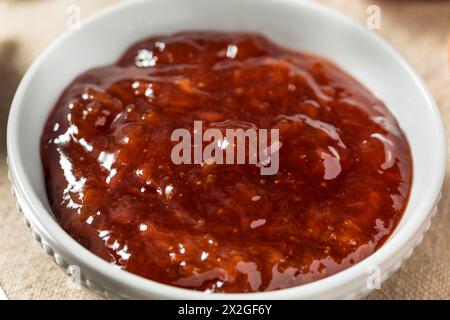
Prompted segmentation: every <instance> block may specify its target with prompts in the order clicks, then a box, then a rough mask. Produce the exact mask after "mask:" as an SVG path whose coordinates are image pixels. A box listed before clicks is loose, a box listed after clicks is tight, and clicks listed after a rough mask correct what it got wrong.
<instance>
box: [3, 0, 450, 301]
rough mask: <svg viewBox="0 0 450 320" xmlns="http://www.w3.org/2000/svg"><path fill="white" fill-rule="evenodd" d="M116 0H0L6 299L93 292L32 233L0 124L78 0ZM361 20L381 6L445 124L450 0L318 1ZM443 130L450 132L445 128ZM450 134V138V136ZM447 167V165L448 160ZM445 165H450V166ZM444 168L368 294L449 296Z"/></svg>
mask: <svg viewBox="0 0 450 320" xmlns="http://www.w3.org/2000/svg"><path fill="white" fill-rule="evenodd" d="M115 2H117V0H95V1H92V0H90V1H89V0H58V1H53V0H28V1H26V0H0V286H1V287H3V289H4V291H5V293H6V294H7V296H8V297H9V298H10V299H92V298H97V297H96V296H94V295H93V294H91V293H90V292H88V291H86V290H84V289H77V288H76V287H74V286H71V285H69V284H70V283H69V282H68V277H67V276H66V275H65V274H64V273H63V272H62V271H61V270H60V269H59V268H58V267H57V266H56V265H55V264H54V263H53V262H52V260H51V258H50V257H48V256H47V255H46V254H45V253H44V252H43V250H42V249H41V248H40V247H39V246H38V245H37V244H36V243H35V242H34V241H33V240H32V238H31V233H30V231H29V230H28V229H27V228H26V227H25V226H24V224H23V222H22V218H21V216H20V215H19V213H18V211H17V210H16V208H15V204H14V200H13V198H12V196H11V195H10V192H9V188H10V186H9V182H8V179H7V169H6V164H5V160H4V159H5V155H6V151H5V131H6V122H7V120H6V119H7V115H8V110H9V106H10V102H11V99H12V97H13V94H14V91H15V89H16V87H17V84H18V82H19V79H20V77H21V76H22V75H23V73H24V72H25V70H26V68H27V67H28V66H29V65H30V63H31V62H32V61H33V59H34V58H35V57H36V56H37V54H38V53H39V52H40V51H42V50H43V49H44V48H45V47H46V46H47V45H48V44H49V43H50V42H51V41H52V40H53V39H54V38H55V37H56V36H58V35H59V34H60V33H61V32H63V31H64V30H65V29H66V28H67V17H68V15H67V8H68V7H69V6H70V5H73V4H75V5H78V6H79V7H80V9H81V14H82V18H85V17H87V16H89V15H91V14H92V13H94V12H96V11H98V10H100V9H101V8H103V7H105V6H108V5H110V4H113V3H115ZM321 2H323V3H325V4H328V5H330V6H332V7H334V8H336V9H338V10H340V11H342V12H344V13H345V14H347V15H349V16H352V17H353V18H355V19H356V20H358V21H360V22H361V23H365V22H366V19H367V13H366V10H367V7H368V6H369V5H371V4H376V5H378V6H379V7H380V8H381V30H379V31H378V32H379V33H380V34H381V35H382V36H383V37H384V38H385V39H386V40H387V41H388V42H390V43H391V44H392V45H393V46H394V47H395V48H396V49H397V50H398V51H400V53H401V54H403V56H404V57H405V58H406V59H407V60H408V61H409V62H410V63H411V64H412V65H413V66H414V67H415V68H416V69H417V70H418V71H419V73H420V74H421V76H422V77H423V78H424V79H425V81H426V82H427V84H428V86H429V88H430V89H431V91H432V94H433V96H434V98H435V99H436V101H437V103H438V105H439V107H440V110H441V113H442V116H443V118H444V122H445V125H446V127H447V128H449V127H450V124H449V122H450V76H449V66H448V59H449V57H448V54H449V53H448V50H449V42H448V41H449V31H450V1H437V0H436V1H433V0H428V1H426V0H422V1H418V0H417V1H406V0H405V1H400V0H352V1H349V0H321ZM447 137H450V133H449V131H448V130H447ZM449 140H450V139H449ZM448 167H449V166H448ZM449 170H450V169H449ZM449 179H450V177H449V171H448V170H447V175H446V184H445V185H444V190H443V198H442V201H441V203H440V208H439V213H438V215H437V216H436V218H435V219H434V221H433V224H432V228H431V230H430V231H429V232H428V233H427V234H426V236H425V239H424V241H423V243H422V244H421V245H420V246H419V247H418V248H417V249H416V250H415V252H414V254H413V256H412V257H411V258H410V259H409V260H408V261H407V262H406V263H405V264H404V265H403V266H402V268H401V269H400V270H399V271H398V272H397V273H396V274H395V275H394V276H392V277H391V278H390V279H389V280H388V281H387V282H385V283H384V284H383V286H382V288H381V290H377V291H376V292H374V293H372V294H371V295H370V296H369V299H449V298H450V267H449V265H450V212H449V211H450V210H449V204H450V203H449V202H450V193H449V191H450V190H449V188H450V185H449V181H448V180H449Z"/></svg>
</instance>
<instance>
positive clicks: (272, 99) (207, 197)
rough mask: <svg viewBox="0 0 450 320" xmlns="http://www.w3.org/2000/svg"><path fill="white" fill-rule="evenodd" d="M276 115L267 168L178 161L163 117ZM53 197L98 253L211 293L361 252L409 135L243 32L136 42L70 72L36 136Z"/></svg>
mask: <svg viewBox="0 0 450 320" xmlns="http://www.w3.org/2000/svg"><path fill="white" fill-rule="evenodd" d="M194 120H202V121H203V126H204V128H213V127H217V128H224V127H231V128H243V129H246V128H249V127H254V128H266V129H270V128H277V129H279V135H280V142H281V144H282V147H281V149H280V153H279V156H280V168H279V172H278V174H276V175H273V176H261V175H260V168H259V167H258V166H256V165H218V164H213V163H204V164H203V165H194V164H193V165H186V164H182V165H175V164H173V163H172V161H171V158H170V154H171V149H172V147H173V146H174V144H175V143H174V142H171V139H170V135H171V132H172V131H173V130H174V129H177V128H187V129H189V130H192V124H193V122H194ZM41 155H42V160H43V164H44V169H45V177H46V186H47V192H48V197H49V201H50V205H51V207H52V209H53V212H54V214H55V216H56V218H57V220H58V222H59V223H60V224H61V226H62V227H63V228H64V229H65V230H66V231H67V232H68V233H69V234H70V235H71V236H72V237H73V238H75V239H76V240H77V241H78V242H79V243H81V244H82V245H83V246H85V247H86V248H87V249H89V250H90V251H92V252H93V253H95V254H96V255H98V256H100V257H101V258H103V259H105V260H107V261H109V262H111V263H114V264H116V265H118V266H120V267H122V268H123V269H126V270H128V271H130V272H133V273H136V274H138V275H141V276H144V277H146V278H149V279H152V280H156V281H159V282H162V283H167V284H171V285H175V286H179V287H185V288H192V289H197V290H207V291H218V292H252V291H264V290H276V289H281V288H286V287H292V286H296V285H301V284H304V283H308V282H311V281H314V280H317V279H321V278H324V277H326V276H329V275H331V274H334V273H336V272H338V271H340V270H343V269H345V268H348V267H350V266H351V265H353V264H355V263H357V262H359V261H361V260H362V259H364V258H365V257H367V256H369V255H370V254H372V253H373V252H374V251H375V250H376V249H377V248H379V247H380V246H381V245H382V244H383V242H384V241H385V240H386V239H387V238H388V237H389V235H390V234H391V233H392V232H393V230H394V228H395V227H396V225H397V223H398V222H399V220H400V218H401V216H402V213H403V211H404V209H405V206H406V202H407V199H408V195H409V190H410V186H411V179H412V176H411V172H412V160H411V154H410V150H409V146H408V143H407V141H406V139H405V136H404V135H403V133H402V131H401V130H400V129H399V127H398V124H397V122H396V120H395V119H394V117H393V116H392V115H391V114H390V113H389V112H388V110H387V109H386V108H385V106H384V105H383V103H382V102H381V101H380V100H378V99H377V98H375V97H374V96H373V95H372V94H371V93H370V92H369V91H368V90H367V89H365V88H364V87H363V86H362V85H361V84H359V83H358V82H357V81H356V80H354V79H353V78H351V77H350V76H349V75H347V74H346V73H345V72H343V71H342V70H340V69H339V68H338V67H337V66H335V65H334V64H332V63H331V62H329V61H327V60H325V59H323V58H319V57H316V56H311V55H307V54H303V53H299V52H294V51H291V50H287V49H284V48H281V47H279V46H277V45H275V44H273V43H272V42H270V41H269V40H267V39H265V38H264V37H262V36H260V35H256V34H243V33H233V34H227V33H180V34H176V35H172V36H161V37H154V38H150V39H147V40H145V41H142V42H139V43H137V44H135V45H133V46H132V47H131V48H130V49H129V50H128V51H127V52H126V53H125V54H124V55H123V57H122V58H121V59H120V60H119V61H118V62H117V63H116V64H113V65H108V66H105V67H100V68H95V69H92V70H89V71H87V72H85V73H83V74H82V75H80V76H78V77H77V78H76V79H75V80H74V82H73V83H72V84H70V86H69V87H68V88H67V89H66V90H65V91H64V93H63V94H62V96H61V97H60V99H59V101H58V103H57V104H56V106H55V108H54V110H53V112H52V113H51V114H50V116H49V119H48V121H47V124H46V127H45V130H44V133H43V136H42V143H41Z"/></svg>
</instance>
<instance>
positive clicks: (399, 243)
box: [7, 0, 446, 299]
mask: <svg viewBox="0 0 450 320" xmlns="http://www.w3.org/2000/svg"><path fill="white" fill-rule="evenodd" d="M157 1H161V0H130V1H123V2H119V3H118V4H115V5H112V6H111V7H108V8H106V9H104V10H102V11H100V12H99V13H97V14H95V15H93V16H92V17H90V18H88V19H86V20H85V21H83V22H82V24H81V28H88V27H89V26H90V25H91V24H92V22H94V21H96V20H99V19H102V18H105V17H107V16H108V15H110V14H112V13H115V12H118V11H120V10H122V9H124V8H127V7H131V6H134V5H138V4H139V3H143V2H147V3H151V2H157ZM246 1H253V2H255V4H256V3H257V2H258V1H256V0H246ZM259 1H265V2H271V3H272V4H273V5H275V3H276V5H291V6H297V7H298V8H299V9H301V8H308V9H310V10H317V11H321V13H323V14H326V15H328V16H330V17H331V18H333V19H338V20H339V21H340V22H341V23H345V24H348V25H349V26H350V27H352V28H357V29H359V31H360V32H363V33H365V35H366V36H367V37H369V38H371V40H372V41H374V42H375V43H376V44H377V45H378V46H381V47H383V48H384V49H385V50H386V51H387V52H388V53H389V54H390V55H391V56H392V57H393V58H394V59H395V60H396V62H397V63H398V64H399V65H401V66H402V67H403V69H404V70H405V71H406V72H407V73H408V75H409V76H410V77H411V78H412V80H414V83H415V84H416V86H417V87H418V88H420V91H421V92H420V93H421V95H422V96H423V97H424V98H425V100H426V102H427V108H428V110H429V112H430V113H431V116H432V121H433V123H434V125H435V134H434V136H435V137H436V138H437V139H438V140H437V141H436V143H437V146H438V149H439V150H438V151H439V154H438V155H437V156H436V157H435V163H434V165H433V166H430V186H429V188H427V189H426V192H424V194H423V195H422V197H423V201H421V202H420V204H418V206H417V209H416V214H415V219H409V220H408V221H406V222H405V225H404V226H403V227H402V229H401V230H399V232H397V233H396V234H395V241H388V242H386V243H385V244H384V245H383V246H382V247H381V248H380V249H378V250H377V251H376V252H374V253H373V254H372V255H370V256H369V257H367V258H366V259H364V260H362V261H360V262H358V263H357V264H355V265H353V266H352V267H350V268H347V269H345V270H343V271H341V272H338V273H336V274H334V275H331V276H329V277H326V278H323V279H320V280H317V281H314V282H311V283H308V284H304V285H301V286H296V287H292V288H287V289H280V290H276V291H268V292H256V293H205V292H200V291H194V290H191V289H184V288H178V287H175V286H171V285H167V284H162V283H159V282H156V281H153V280H149V279H146V278H143V277H141V276H138V275H135V274H132V273H130V272H127V271H124V270H121V269H119V268H117V267H115V266H113V265H111V264H109V263H108V262H106V261H104V260H103V259H101V258H99V257H97V256H96V255H95V254H93V253H91V252H90V251H89V250H87V249H86V248H84V247H83V246H81V245H80V244H79V243H78V242H76V241H75V240H74V239H73V238H72V237H71V236H70V235H69V234H68V233H66V232H65V231H64V230H63V229H62V227H61V226H60V225H59V224H58V223H57V222H56V220H55V219H54V218H53V217H52V214H51V213H50V212H49V211H48V210H47V209H46V208H45V207H44V206H43V205H42V203H41V201H40V200H39V197H38V196H37V194H36V193H35V192H34V191H33V187H32V184H31V182H30V181H29V180H28V177H27V175H26V170H24V169H25V168H24V167H23V166H22V164H23V163H24V162H23V161H22V159H21V154H20V153H19V151H18V148H17V145H18V143H20V141H19V139H18V138H17V136H16V130H18V129H17V128H19V109H20V108H21V106H22V105H23V98H24V96H25V95H26V94H27V89H28V87H29V84H30V83H31V81H32V80H33V78H34V75H35V74H36V72H37V71H38V69H39V67H40V66H41V65H42V64H43V63H44V62H45V61H46V59H47V57H48V55H49V54H50V53H51V52H52V51H53V50H54V49H55V48H57V47H58V46H59V45H60V44H62V43H63V42H65V41H68V40H70V38H71V36H72V34H73V32H70V31H66V32H64V33H63V34H62V35H60V36H59V37H58V38H57V39H56V40H54V41H53V42H52V43H51V44H50V45H49V46H48V47H47V48H46V49H45V50H44V51H43V52H42V53H41V54H40V55H39V56H38V58H37V59H36V60H35V61H34V62H33V64H32V65H31V67H30V68H29V69H28V70H27V72H26V73H25V75H24V77H23V78H22V80H21V82H20V85H19V87H18V89H17V91H16V94H15V96H14V99H13V102H12V105H11V109H10V113H9V118H8V125H7V154H8V159H9V169H10V173H11V178H12V181H13V185H14V186H15V188H16V193H17V196H18V197H19V198H20V200H22V201H23V202H24V205H25V206H26V207H27V208H28V209H29V211H28V212H27V214H28V215H29V216H28V218H29V219H30V220H31V221H32V222H33V223H32V225H33V227H34V228H36V229H37V230H38V231H39V232H40V233H41V235H45V237H44V239H45V240H47V241H50V242H51V243H52V244H53V245H54V247H55V248H57V250H55V251H56V252H58V253H60V252H61V253H63V254H61V256H63V257H64V256H68V257H70V258H71V260H73V261H76V262H77V264H78V265H79V266H80V267H81V269H83V268H86V269H88V270H89V271H90V272H91V274H92V273H94V274H97V275H100V276H102V277H104V279H106V280H107V281H109V284H110V285H111V287H115V288H117V286H119V288H130V286H131V287H132V288H133V289H134V290H138V291H139V292H140V293H141V295H144V296H145V295H148V296H156V297H157V296H161V297H163V298H175V299H290V298H299V297H300V298H308V297H313V296H314V297H317V296H320V294H323V293H326V292H328V291H329V290H332V289H333V288H334V289H337V288H340V287H341V288H342V286H343V285H345V284H348V283H349V282H351V281H352V280H355V279H357V278H361V277H367V275H368V274H367V268H368V267H370V266H372V265H382V263H386V261H387V260H392V261H389V263H390V264H391V265H392V264H394V263H396V262H397V261H398V260H399V257H398V254H399V252H402V250H405V248H412V247H413V244H411V242H412V240H414V239H415V237H416V236H417V233H418V232H423V229H424V228H423V224H424V223H426V221H427V219H428V218H429V217H430V215H431V212H432V209H433V207H434V205H435V203H436V201H437V200H438V198H439V194H440V190H441V186H442V183H443V180H444V176H445V159H446V141H445V140H446V139H445V132H444V127H443V123H442V119H441V117H440V113H439V109H438V107H437V105H436V104H435V102H434V100H433V98H432V96H431V93H430V92H429V90H428V88H427V87H426V85H425V83H424V81H423V80H422V79H421V78H420V76H419V75H418V74H417V72H416V71H415V70H414V69H413V68H412V67H411V66H410V65H409V64H408V63H407V62H406V61H405V60H404V59H403V58H402V57H401V56H400V54H399V53H397V52H396V51H395V50H394V49H393V48H392V47H391V46H390V45H389V44H388V43H387V42H386V41H385V40H383V39H382V38H381V37H380V36H378V35H377V34H376V33H374V32H371V31H369V30H367V29H366V28H365V27H364V26H362V25H360V24H359V23H357V22H356V21H354V20H353V19H351V18H350V17H347V16H345V15H344V14H342V13H340V12H338V11H335V10H333V9H331V8H329V7H327V6H325V5H323V4H320V3H317V2H314V1H298V0H276V1H275V0H259ZM413 183H414V181H413ZM406 210H408V209H406ZM393 258H396V259H393ZM368 290H369V289H368ZM112 291H117V289H112Z"/></svg>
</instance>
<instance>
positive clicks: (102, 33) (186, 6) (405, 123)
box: [7, 0, 445, 299]
mask: <svg viewBox="0 0 450 320" xmlns="http://www.w3.org/2000/svg"><path fill="white" fill-rule="evenodd" d="M196 29H198V30H228V31H256V32H260V33H263V34H265V35H267V36H268V37H269V38H270V39H273V40H274V41H276V42H278V43H280V44H282V45H284V46H286V47H290V48H294V49H299V50H304V51H309V52H312V53H316V54H319V55H322V56H325V57H327V58H330V59H331V60H333V61H335V62H336V63H337V64H338V65H340V66H342V67H343V68H344V69H345V70H347V71H348V72H350V73H351V74H352V75H353V76H354V77H356V78H357V79H359V80H360V81H361V82H362V83H364V84H365V85H366V86H367V87H368V88H369V89H370V90H371V91H372V92H373V93H374V94H375V95H377V96H378V97H379V98H381V99H382V100H383V101H384V102H385V103H386V105H387V106H388V108H389V109H390V111H391V112H392V113H393V114H394V115H395V116H396V117H397V119H398V121H399V123H400V126H401V127H402V129H403V130H404V132H405V133H406V136H407V138H408V140H409V143H410V145H411V149H412V154H413V161H414V172H413V174H414V176H413V186H412V192H411V196H410V200H409V203H408V206H407V209H406V212H405V214H404V217H403V218H402V220H401V222H400V224H399V226H398V227H397V229H396V231H395V233H394V234H393V235H392V237H391V238H390V239H389V240H388V241H387V242H386V243H385V244H384V246H382V247H381V248H380V249H379V250H378V251H377V252H375V253H374V254H373V255H371V256H370V257H368V258H367V259H365V260H363V261H361V262H360V263H358V264H356V265H355V266H353V267H351V268H349V269H347V270H344V271H342V272H340V273H338V274H335V275H333V276H330V277H328V278H325V279H323V280H319V281H316V282H313V283H310V284H306V285H303V286H299V287H294V288H290V289H284V290H279V291H273V292H264V293H251V294H207V293H203V292H196V291H192V290H186V289H180V288H176V287H172V286H168V285H164V284H160V283H157V282H154V281H150V280H147V279H144V278H141V277H139V276H136V275H133V274H131V273H128V272H126V271H123V270H120V269H118V268H117V267H115V266H112V265H110V264H108V263H107V262H105V261H103V260H101V259H100V258H98V257H96V256H95V255H94V254H92V253H91V252H89V251H88V250H86V249H84V248H83V247H82V246H81V245H79V244H78V243H77V242H76V241H75V240H73V239H72V238H71V237H70V236H69V235H68V234H67V233H65V232H64V230H63V229H62V228H61V227H60V226H59V225H58V223H57V222H56V221H55V219H54V218H53V216H52V213H51V210H50V208H49V205H48V202H47V197H46V192H45V188H44V180H43V172H42V168H41V160H40V156H39V139H40V136H41V132H42V130H43V125H44V122H45V120H46V118H47V115H48V113H49V111H50V109H51V108H52V107H53V105H54V103H55V101H56V99H57V97H58V96H59V95H60V94H61V92H62V90H63V89H64V87H65V86H67V85H68V84H69V83H70V81H71V80H72V79H73V78H74V77H75V76H76V75H78V74H79V73H81V72H82V71H85V70H87V69H89V68H91V67H94V66H98V65H104V64H108V63H112V62H114V61H115V60H116V59H117V58H118V57H119V56H120V55H121V53H123V52H124V51H125V49H126V48H127V47H128V46H129V45H130V44H131V43H133V42H135V41H137V40H139V39H142V38H145V37H149V36H151V35H156V34H167V33H173V32H176V31H186V30H196ZM7 143H8V157H9V165H10V173H11V180H12V182H13V191H14V193H15V196H16V197H17V203H18V206H19V208H20V210H21V211H22V212H23V214H24V218H25V221H26V223H27V224H28V225H29V226H30V227H31V229H32V231H33V235H34V237H35V238H36V239H37V240H38V241H39V242H40V243H41V244H42V246H43V248H44V250H45V251H46V252H47V253H48V254H50V255H52V256H53V257H54V259H55V261H56V263H57V264H58V265H60V266H61V267H63V268H67V267H68V266H69V265H76V266H78V267H79V268H80V270H81V274H82V281H83V283H84V284H85V285H86V286H87V287H89V288H90V289H92V290H93V291H95V292H98V293H100V294H102V295H104V296H106V297H109V298H177V299H197V298H203V299H204V298H230V299H241V298H244V299H291V298H304V299H313V298H316V299H317V298H319V299H321V298H357V297H361V296H364V295H365V294H367V293H368V292H369V291H370V290H369V288H368V286H367V285H366V282H367V279H368V277H369V276H370V272H372V271H373V270H374V269H373V266H378V267H379V268H380V269H379V270H381V279H382V280H384V279H386V278H387V277H388V276H389V275H390V274H391V273H392V272H393V271H395V270H397V269H398V268H399V267H400V265H401V263H402V261H404V260H405V259H406V258H408V257H409V256H410V255H411V254H412V251H413V249H414V247H415V246H416V245H417V244H418V243H420V241H421V240H422V234H423V233H424V232H425V231H426V230H427V229H428V227H429V226H430V221H431V218H432V216H433V215H434V213H435V212H436V202H437V201H438V198H439V194H440V189H441V184H442V181H443V177H444V171H445V136H444V130H443V126H442V123H441V119H440V116H439V111H438V108H437V107H436V105H435V103H434V102H433V99H432V97H431V96H430V93H429V92H428V90H427V88H426V87H425V85H424V83H423V81H422V80H421V79H420V78H419V77H418V76H417V74H416V73H415V72H414V71H413V70H412V69H411V67H410V66H409V65H408V64H407V63H406V62H405V61H404V60H403V59H402V58H401V57H400V56H399V55H398V54H397V53H396V52H395V51H394V50H393V49H392V48H391V47H390V46H389V45H387V44H386V43H385V42H384V41H383V40H381V39H380V38H379V37H378V36H376V35H375V34H374V33H372V32H370V31H368V30H366V29H365V28H364V27H363V26H361V25H359V24H357V23H355V22H353V21H352V20H350V19H349V18H346V17H344V16H342V15H341V14H339V13H336V12H334V11H332V10H330V9H328V8H326V7H324V6H322V5H319V4H316V3H314V2H312V1H299V0H223V1H211V0H147V1H133V0H130V1H124V2H122V3H120V4H118V5H116V6H114V7H112V8H110V9H108V10H106V11H104V12H103V13H101V14H99V15H97V16H95V17H94V18H92V19H89V20H88V21H86V22H85V23H84V24H83V25H82V27H81V29H80V30H76V31H72V32H69V33H66V34H65V35H63V36H62V37H60V38H59V39H58V40H56V41H55V42H54V43H53V44H52V45H50V47H49V48H48V49H47V50H45V52H44V53H42V55H41V56H40V57H39V58H38V59H37V60H36V61H35V62H34V64H33V65H32V66H31V68H30V69H29V70H28V72H27V73H26V75H25V77H24V78H23V80H22V82H21V84H20V86H19V88H18V90H17V93H16V96H15V98H14V101H13V104H12V108H11V112H10V116H9V122H8V137H7Z"/></svg>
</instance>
